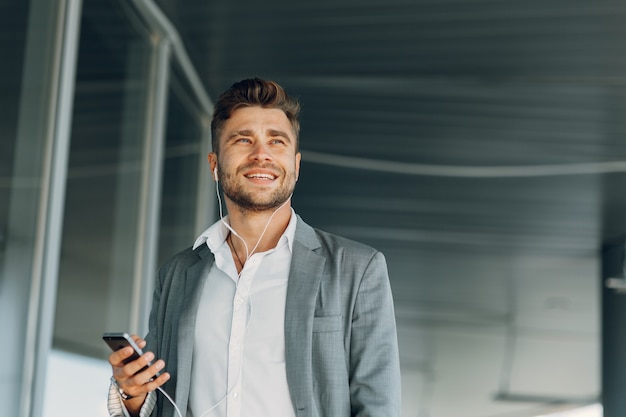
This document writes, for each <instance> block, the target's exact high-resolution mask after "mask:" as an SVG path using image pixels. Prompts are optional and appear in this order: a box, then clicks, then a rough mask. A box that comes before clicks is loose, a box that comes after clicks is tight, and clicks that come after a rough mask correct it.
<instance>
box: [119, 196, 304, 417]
mask: <svg viewBox="0 0 626 417" xmlns="http://www.w3.org/2000/svg"><path fill="white" fill-rule="evenodd" d="M296 219H297V218H296V215H295V212H294V211H293V209H292V210H291V219H290V221H289V224H288V226H287V228H286V229H285V232H284V233H283V235H282V236H281V237H280V239H279V241H278V244H277V245H276V247H275V248H274V249H271V250H268V251H266V252H260V253H255V254H253V255H252V256H251V257H250V258H249V259H248V260H247V261H246V262H245V265H244V268H243V270H242V271H241V273H240V274H239V275H238V274H237V269H236V266H235V262H234V258H233V256H232V253H231V251H230V247H229V246H228V243H227V242H226V238H227V236H228V234H229V230H228V228H227V227H226V226H225V225H224V224H223V223H222V221H221V220H219V221H217V222H216V223H214V224H213V225H212V226H211V227H209V228H208V229H207V230H205V231H204V232H203V233H202V234H201V235H200V236H199V237H198V238H197V239H196V241H195V243H194V246H193V249H196V248H197V247H199V246H200V245H203V244H206V245H207V246H208V247H209V249H210V250H211V252H212V253H213V255H214V257H215V263H214V264H213V266H212V267H211V270H210V271H209V274H208V276H207V277H206V280H205V282H204V284H203V287H202V297H201V300H200V305H199V307H198V312H197V318H196V329H195V338H194V349H193V352H194V353H193V359H192V360H193V363H192V367H191V368H192V371H191V389H190V393H189V407H188V410H187V417H268V416H271V417H295V411H294V407H293V403H292V401H291V395H290V393H289V387H288V385H287V373H286V368H285V326H284V322H285V303H286V296H287V280H288V277H289V269H290V264H291V255H292V248H293V240H294V235H295V231H296V223H297V220H296ZM227 220H228V218H225V219H224V221H226V222H227ZM232 239H237V238H236V237H235V236H234V235H233V236H232ZM239 256H240V257H241V259H242V260H243V259H244V258H245V254H239ZM155 396H156V392H151V393H150V394H149V395H148V398H147V400H146V402H145V403H144V405H143V407H142V409H141V413H140V416H142V417H144V416H145V417H147V416H148V415H150V413H151V412H152V410H153V409H154V405H155ZM108 409H109V414H110V415H111V416H113V417H117V416H119V417H121V416H128V412H127V411H126V409H125V407H124V405H123V403H122V401H121V398H120V396H119V394H118V393H117V390H116V389H115V387H114V386H111V389H110V393H109V399H108Z"/></svg>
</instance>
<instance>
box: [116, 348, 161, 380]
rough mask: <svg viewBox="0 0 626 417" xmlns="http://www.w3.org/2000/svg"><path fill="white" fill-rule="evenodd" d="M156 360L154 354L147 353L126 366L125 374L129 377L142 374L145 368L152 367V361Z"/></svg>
mask: <svg viewBox="0 0 626 417" xmlns="http://www.w3.org/2000/svg"><path fill="white" fill-rule="evenodd" d="M153 360H154V353H152V352H146V353H144V354H143V355H141V356H140V357H139V358H138V359H136V360H134V361H132V362H129V363H127V364H126V366H124V368H123V369H124V374H125V375H126V376H127V377H131V376H134V375H135V374H137V373H138V372H140V371H141V372H142V371H143V370H144V368H147V367H149V366H151V365H152V361H153Z"/></svg>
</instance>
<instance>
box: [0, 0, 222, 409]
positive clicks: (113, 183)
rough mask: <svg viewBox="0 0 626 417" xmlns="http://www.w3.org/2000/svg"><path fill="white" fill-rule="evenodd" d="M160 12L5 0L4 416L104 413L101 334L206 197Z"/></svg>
mask: <svg viewBox="0 0 626 417" xmlns="http://www.w3.org/2000/svg"><path fill="white" fill-rule="evenodd" d="M159 13H160V12H159V10H158V9H157V8H155V7H154V4H153V3H152V2H150V1H136V2H127V1H110V0H90V1H89V2H81V1H79V0H59V1H55V2H50V1H48V0H31V1H24V2H2V3H0V24H2V28H3V30H2V31H0V50H2V52H3V65H2V67H1V68H0V71H1V73H0V74H1V75H2V77H0V105H1V106H2V109H3V111H2V112H1V113H0V133H1V134H2V135H1V140H0V328H2V331H3V340H4V342H3V343H2V344H1V345H0V355H1V356H2V357H3V358H4V364H5V365H3V366H2V367H0V377H1V378H0V415H2V416H12V417H31V416H32V417H35V416H36V417H39V416H42V415H44V416H50V417H53V416H55V417H56V416H58V415H63V416H65V417H71V416H81V417H82V416H85V415H89V416H104V415H106V410H105V407H104V406H105V399H106V389H107V385H108V376H109V375H110V369H109V367H108V364H107V362H106V357H107V356H108V354H109V350H108V348H107V347H106V345H105V344H104V343H103V342H102V341H101V334H102V333H103V332H105V331H131V332H138V333H142V332H143V331H145V324H146V323H145V314H144V313H146V312H147V308H148V307H149V302H150V298H151V283H152V281H153V279H154V271H155V270H156V267H157V263H158V262H160V261H161V260H162V259H163V258H166V257H169V256H171V254H172V253H173V252H175V251H178V250H181V249H183V248H184V247H185V246H188V245H189V244H191V242H192V241H193V238H194V237H195V235H196V234H197V232H198V231H199V230H201V229H203V228H204V227H206V225H207V224H208V223H209V222H210V221H211V219H212V216H213V213H214V212H215V210H214V209H213V208H212V207H211V205H212V204H214V202H213V201H212V200H211V198H210V194H207V192H208V188H207V185H208V184H209V182H210V179H209V176H208V175H205V174H206V171H207V168H206V166H207V163H206V153H207V152H208V149H209V145H208V136H207V123H206V122H205V120H206V119H207V114H208V113H209V112H210V109H208V107H209V106H208V105H207V103H208V100H207V98H206V96H203V98H202V99H200V100H199V99H198V92H199V90H201V89H198V88H197V87H198V81H197V76H195V71H194V70H193V68H190V66H189V60H188V59H186V56H185V52H184V48H182V45H180V44H175V45H172V44H173V43H174V42H173V41H172V39H177V36H176V34H175V33H172V32H171V31H172V30H174V29H173V27H172V26H171V25H169V23H168V22H167V19H163V16H162V15H160V14H159ZM168 31H170V32H168ZM180 60H183V61H185V62H183V63H182V64H180V63H179V61H180ZM173 68H178V69H177V70H174V69H173ZM170 73H175V74H174V75H172V76H171V77H170ZM190 74H191V78H193V79H194V80H195V81H191V82H190V81H189V78H190ZM194 83H195V85H196V88H191V87H190V85H191V84H194ZM199 93H200V94H201V95H202V94H205V93H204V91H203V90H202V91H200V92H199ZM199 102H201V103H204V104H203V105H198V103H199ZM168 109H169V110H168ZM167 124H169V128H168V129H167V131H166V125H167ZM161 206H162V207H161ZM161 213H162V214H163V215H162V216H161V217H159V215H160V214H161ZM159 235H161V236H162V239H159ZM51 348H54V349H52V350H51ZM68 387H72V393H71V395H72V399H71V403H72V405H71V407H68V402H67V399H68V397H67V395H68V393H67V389H68ZM44 397H45V402H44Z"/></svg>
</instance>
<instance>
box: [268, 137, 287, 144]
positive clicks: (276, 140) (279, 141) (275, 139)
mask: <svg viewBox="0 0 626 417" xmlns="http://www.w3.org/2000/svg"><path fill="white" fill-rule="evenodd" d="M270 144H272V145H284V144H285V140H284V139H282V138H274V139H272V140H271V141H270Z"/></svg>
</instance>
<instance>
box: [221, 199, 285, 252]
mask: <svg viewBox="0 0 626 417" xmlns="http://www.w3.org/2000/svg"><path fill="white" fill-rule="evenodd" d="M226 206H227V208H228V214H229V216H228V218H229V222H230V226H231V227H232V229H233V230H234V231H235V232H236V235H235V236H233V237H232V239H231V242H232V244H233V246H234V248H236V250H237V251H238V253H239V254H242V256H246V253H247V254H248V256H251V255H252V254H253V253H256V252H265V251H267V250H270V249H273V248H275V247H276V245H277V244H278V240H279V239H280V237H281V236H282V234H283V233H284V232H285V229H287V226H288V225H289V220H290V218H291V204H290V201H289V200H287V201H286V202H285V204H283V205H282V206H280V207H279V208H277V209H274V210H272V211H264V212H250V211H247V210H241V209H240V208H239V207H238V206H236V205H234V204H233V203H232V202H230V201H226ZM242 239H243V241H245V245H244V242H243V241H242ZM246 246H247V248H246ZM246 249H247V251H246Z"/></svg>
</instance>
